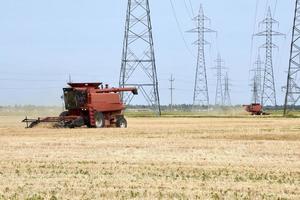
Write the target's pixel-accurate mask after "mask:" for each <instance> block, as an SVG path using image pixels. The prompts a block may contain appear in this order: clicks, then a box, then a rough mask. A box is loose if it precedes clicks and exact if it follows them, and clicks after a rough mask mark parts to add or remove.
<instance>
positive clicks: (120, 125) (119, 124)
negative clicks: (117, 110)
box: [116, 117, 127, 128]
mask: <svg viewBox="0 0 300 200" xmlns="http://www.w3.org/2000/svg"><path fill="white" fill-rule="evenodd" d="M116 125H117V127H118V128H127V120H126V119H125V118H124V117H119V118H118V119H117V123H116Z"/></svg>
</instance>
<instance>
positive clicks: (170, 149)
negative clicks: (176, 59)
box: [0, 116, 300, 200]
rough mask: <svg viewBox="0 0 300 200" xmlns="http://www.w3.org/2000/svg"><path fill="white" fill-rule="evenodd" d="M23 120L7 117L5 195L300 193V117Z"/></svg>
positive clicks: (0, 170)
mask: <svg viewBox="0 0 300 200" xmlns="http://www.w3.org/2000/svg"><path fill="white" fill-rule="evenodd" d="M21 119H22V118H20V117H14V116H9V117H0V199H53V200H54V199H128V198H135V199H300V119H281V118H277V119H276V118H274V119H271V118H264V119H259V118H232V119H228V118H162V119H157V118H129V119H128V122H129V128H128V129H73V130H70V129H52V128H46V127H44V128H43V127H39V128H36V129H30V130H29V129H24V127H23V124H20V123H19V121H20V120H21Z"/></svg>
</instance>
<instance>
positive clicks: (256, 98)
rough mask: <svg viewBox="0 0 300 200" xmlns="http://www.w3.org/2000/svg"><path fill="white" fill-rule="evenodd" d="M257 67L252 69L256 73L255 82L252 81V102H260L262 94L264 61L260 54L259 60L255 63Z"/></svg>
mask: <svg viewBox="0 0 300 200" xmlns="http://www.w3.org/2000/svg"><path fill="white" fill-rule="evenodd" d="M254 65H255V67H254V69H253V70H252V71H253V73H254V76H253V79H252V81H253V83H252V85H251V86H252V103H260V102H261V95H262V72H263V69H262V66H263V62H262V60H261V58H260V55H258V56H257V60H256V61H255V63H254Z"/></svg>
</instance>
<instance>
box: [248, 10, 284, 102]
mask: <svg viewBox="0 0 300 200" xmlns="http://www.w3.org/2000/svg"><path fill="white" fill-rule="evenodd" d="M274 24H279V23H278V21H276V20H275V19H273V18H272V13H271V8H270V7H269V8H268V12H267V17H266V18H265V19H264V20H263V21H261V22H260V25H263V26H264V30H263V31H261V32H259V33H257V34H255V35H254V36H260V37H264V38H265V39H266V41H265V43H264V44H263V45H262V46H261V48H264V49H265V68H264V77H263V84H262V95H261V104H262V105H263V106H277V97H276V87H275V78H274V69H273V48H278V47H277V46H276V45H275V44H274V43H273V38H274V36H282V35H284V34H282V33H279V32H277V31H274V30H273V25H274Z"/></svg>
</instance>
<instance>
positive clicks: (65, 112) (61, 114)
mask: <svg viewBox="0 0 300 200" xmlns="http://www.w3.org/2000/svg"><path fill="white" fill-rule="evenodd" d="M68 115H69V112H68V111H64V112H62V113H60V115H59V116H60V117H66V116H68Z"/></svg>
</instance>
